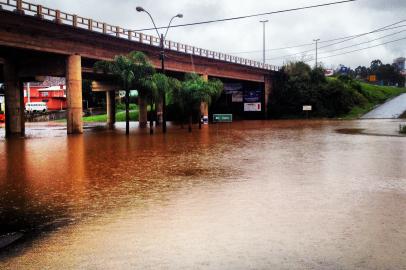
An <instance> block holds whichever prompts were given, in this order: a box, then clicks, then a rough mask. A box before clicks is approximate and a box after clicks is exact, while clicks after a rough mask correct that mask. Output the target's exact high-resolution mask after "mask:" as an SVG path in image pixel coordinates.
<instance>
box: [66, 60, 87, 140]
mask: <svg viewBox="0 0 406 270" xmlns="http://www.w3.org/2000/svg"><path fill="white" fill-rule="evenodd" d="M66 86H67V87H66V88H67V103H68V113H67V118H68V126H67V129H68V134H80V133H83V120H82V112H83V108H82V107H83V104H82V61H81V57H80V55H70V56H68V57H67V60H66Z"/></svg>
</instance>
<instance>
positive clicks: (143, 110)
mask: <svg viewBox="0 0 406 270" xmlns="http://www.w3.org/2000/svg"><path fill="white" fill-rule="evenodd" d="M138 109H139V122H140V128H146V127H147V123H148V103H147V99H146V97H145V96H144V95H142V94H141V93H139V95H138Z"/></svg>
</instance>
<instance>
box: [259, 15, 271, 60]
mask: <svg viewBox="0 0 406 270" xmlns="http://www.w3.org/2000/svg"><path fill="white" fill-rule="evenodd" d="M259 22H260V23H262V31H263V39H262V42H263V44H262V59H263V63H264V64H265V61H266V59H265V24H266V23H267V22H269V21H268V20H262V21H259Z"/></svg>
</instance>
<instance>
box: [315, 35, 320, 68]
mask: <svg viewBox="0 0 406 270" xmlns="http://www.w3.org/2000/svg"><path fill="white" fill-rule="evenodd" d="M313 41H315V42H316V65H315V67H316V68H317V50H318V45H319V41H320V39H319V38H318V39H313Z"/></svg>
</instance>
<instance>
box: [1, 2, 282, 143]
mask: <svg viewBox="0 0 406 270" xmlns="http://www.w3.org/2000/svg"><path fill="white" fill-rule="evenodd" d="M159 43H160V40H159V38H157V37H154V36H150V35H145V34H143V33H138V32H135V31H132V30H129V29H124V28H122V27H119V26H112V25H109V24H107V23H103V22H98V21H94V20H92V19H88V18H83V17H80V16H78V15H74V14H68V13H64V12H61V11H60V10H55V9H51V8H46V7H43V6H41V5H35V4H31V3H29V2H25V1H22V0H0V64H1V65H2V67H3V72H0V73H1V77H0V80H1V81H3V82H4V84H5V98H6V105H7V106H6V134H8V135H11V134H24V106H23V95H24V94H23V83H24V82H29V81H33V80H36V79H37V78H38V77H39V76H60V77H66V82H67V100H68V116H67V118H68V127H67V130H68V133H81V132H82V130H83V127H82V119H81V116H82V79H83V78H88V79H92V80H98V81H103V80H106V79H108V78H105V75H102V74H96V73H94V72H93V64H94V63H95V62H96V61H98V60H112V59H113V58H114V56H116V55H120V54H127V53H129V52H130V51H134V50H137V51H142V52H144V53H146V54H147V55H148V57H149V59H150V60H151V62H152V63H153V65H154V66H155V67H156V68H159V67H160V61H159V52H160V49H159ZM165 48H166V51H167V52H166V56H167V58H166V61H165V62H166V64H165V65H166V69H167V70H169V71H172V72H180V73H189V72H195V73H198V74H201V75H202V76H205V77H217V78H223V79H234V80H240V81H247V82H257V83H261V85H262V88H263V95H264V103H265V104H264V105H265V106H264V107H265V108H266V105H267V102H268V95H269V92H270V91H271V79H272V75H273V73H274V72H277V67H274V66H271V65H266V64H265V65H264V64H263V63H260V62H255V61H252V60H249V59H244V58H240V57H235V56H231V55H227V54H223V53H219V52H214V51H209V50H205V49H201V48H197V47H194V46H189V45H185V44H181V43H177V42H173V41H169V40H166V41H165ZM109 90H112V89H109ZM116 90H117V89H116ZM107 97H108V99H109V98H111V97H112V95H111V93H110V94H108V95H107ZM110 104H111V102H110ZM108 111H110V112H111V108H110V110H108Z"/></svg>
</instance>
